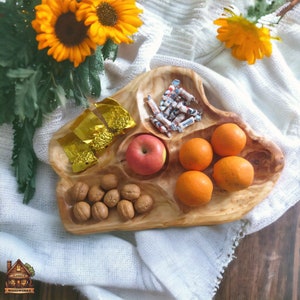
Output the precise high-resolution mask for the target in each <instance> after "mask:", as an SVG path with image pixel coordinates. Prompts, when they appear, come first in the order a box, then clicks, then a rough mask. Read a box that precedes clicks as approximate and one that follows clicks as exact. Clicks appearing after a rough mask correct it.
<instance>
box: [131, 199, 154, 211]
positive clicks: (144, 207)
mask: <svg viewBox="0 0 300 300" xmlns="http://www.w3.org/2000/svg"><path fill="white" fill-rule="evenodd" d="M153 204H154V201H153V198H152V197H151V196H150V195H146V194H143V195H141V196H140V197H139V198H138V199H137V200H136V201H135V202H134V209H135V211H136V212H137V213H139V214H144V213H146V212H149V211H150V210H151V209H152V207H153Z"/></svg>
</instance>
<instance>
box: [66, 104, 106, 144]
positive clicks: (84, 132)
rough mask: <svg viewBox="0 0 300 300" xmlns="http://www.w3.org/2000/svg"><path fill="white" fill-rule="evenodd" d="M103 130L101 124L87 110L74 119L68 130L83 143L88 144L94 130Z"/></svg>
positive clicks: (103, 126)
mask: <svg viewBox="0 0 300 300" xmlns="http://www.w3.org/2000/svg"><path fill="white" fill-rule="evenodd" d="M101 128H105V125H104V124H103V122H102V121H101V120H100V119H99V118H98V117H97V116H96V115H95V114H94V113H93V112H92V111H90V110H89V109H86V110H85V111H84V112H83V113H82V114H81V115H80V116H79V117H77V118H76V119H75V121H74V122H73V124H72V125H71V127H70V130H71V131H72V132H74V133H75V134H76V136H77V137H78V138H79V139H80V140H82V141H83V142H85V143H87V144H89V143H90V142H91V141H92V140H93V138H94V133H95V131H96V130H98V131H100V129H101Z"/></svg>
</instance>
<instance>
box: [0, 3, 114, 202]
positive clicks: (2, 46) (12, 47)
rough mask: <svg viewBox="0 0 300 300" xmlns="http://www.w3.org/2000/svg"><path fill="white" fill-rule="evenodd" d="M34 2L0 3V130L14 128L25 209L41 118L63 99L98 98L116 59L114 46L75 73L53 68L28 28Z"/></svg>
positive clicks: (67, 66)
mask: <svg viewBox="0 0 300 300" xmlns="http://www.w3.org/2000/svg"><path fill="white" fill-rule="evenodd" d="M40 3H41V1H37V0H23V1H22V0H20V1H15V0H6V2H0V36H1V39H0V106H1V110H0V125H1V124H3V123H10V124H13V129H14V148H13V154H12V160H13V162H12V166H13V168H14V170H15V175H16V178H17V182H18V184H19V190H20V192H22V193H24V203H27V202H28V201H29V200H30V199H31V198H32V196H33V195H34V191H35V170H36V166H37V158H36V156H35V153H34V150H33V144H32V143H33V141H32V139H33V136H34V133H35V130H36V129H37V128H38V127H40V126H41V125H42V121H43V116H44V115H45V114H48V113H51V112H53V110H54V109H56V108H57V107H58V106H60V105H64V104H65V102H66V101H67V99H72V98H73V99H75V101H76V103H77V104H78V105H82V106H84V107H86V106H87V105H88V98H99V96H100V94H101V83H100V77H99V75H100V73H101V72H103V70H104V63H103V61H104V59H115V58H116V53H117V45H115V44H114V43H113V42H112V41H108V42H107V43H106V44H105V45H104V46H103V47H98V48H97V50H96V51H95V53H94V55H92V56H89V57H87V58H86V60H85V62H83V63H82V64H81V65H80V66H79V67H77V68H75V67H74V66H73V64H72V63H71V62H69V61H64V62H60V63H58V62H56V61H55V60H54V59H53V58H52V57H51V56H48V55H47V49H45V50H38V44H37V42H36V32H35V31H34V29H33V28H32V26H31V22H32V20H33V19H34V18H35V12H34V7H35V6H36V5H38V4H40Z"/></svg>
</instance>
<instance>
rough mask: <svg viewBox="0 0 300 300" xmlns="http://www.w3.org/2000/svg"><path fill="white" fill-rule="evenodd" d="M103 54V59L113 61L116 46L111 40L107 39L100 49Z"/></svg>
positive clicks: (115, 54)
mask: <svg viewBox="0 0 300 300" xmlns="http://www.w3.org/2000/svg"><path fill="white" fill-rule="evenodd" d="M101 51H102V54H103V59H104V60H106V59H111V60H113V61H114V60H115V59H116V58H117V55H118V45H117V44H115V43H114V42H113V41H112V40H111V39H108V40H107V41H106V43H105V44H104V46H103V47H102V49H101Z"/></svg>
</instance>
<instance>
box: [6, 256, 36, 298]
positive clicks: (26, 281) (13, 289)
mask: <svg viewBox="0 0 300 300" xmlns="http://www.w3.org/2000/svg"><path fill="white" fill-rule="evenodd" d="M32 276H34V269H33V268H32V267H31V266H30V265H29V264H23V263H22V261H21V260H20V259H18V260H17V261H16V262H15V263H14V264H13V265H12V263H11V260H8V261H7V273H6V281H5V294H27V293H29V294H33V293H34V287H33V283H32V280H31V277H32Z"/></svg>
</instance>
